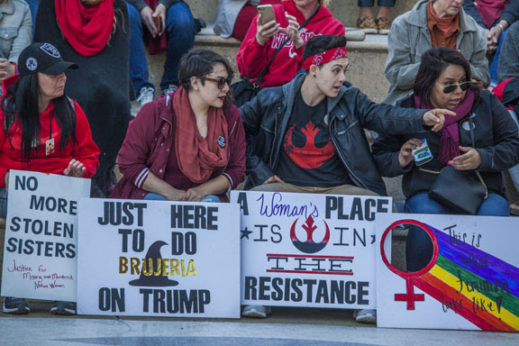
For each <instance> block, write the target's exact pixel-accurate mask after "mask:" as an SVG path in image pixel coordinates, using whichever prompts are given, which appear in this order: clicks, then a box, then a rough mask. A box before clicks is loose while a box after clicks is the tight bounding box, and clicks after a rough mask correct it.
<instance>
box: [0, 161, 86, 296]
mask: <svg viewBox="0 0 519 346" xmlns="http://www.w3.org/2000/svg"><path fill="white" fill-rule="evenodd" d="M89 195H90V180H89V179H82V178H72V177H66V176H62V175H54V174H50V175H48V174H43V173H37V172H25V171H16V170H11V171H10V173H9V190H8V199H7V222H6V228H5V244H4V261H3V271H2V296H14V297H23V298H35V299H49V300H63V301H75V300H76V258H77V247H76V246H77V204H78V201H79V199H80V198H81V197H87V196H89Z"/></svg>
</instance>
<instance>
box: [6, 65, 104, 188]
mask: <svg viewBox="0 0 519 346" xmlns="http://www.w3.org/2000/svg"><path fill="white" fill-rule="evenodd" d="M18 78H19V75H17V74H16V75H14V76H11V77H9V78H7V79H5V80H4V81H3V88H4V95H5V93H6V91H7V89H8V88H9V87H10V86H11V85H13V84H14V83H15V82H16V81H17V80H18ZM73 102H74V108H75V111H76V139H77V143H74V142H73V141H72V140H71V142H69V143H68V144H67V145H66V146H65V147H63V148H60V140H61V128H60V126H59V124H58V122H57V120H56V117H55V116H54V102H52V101H51V102H50V103H49V106H48V107H47V109H46V110H45V111H44V112H43V113H40V140H39V142H38V147H37V149H36V150H35V151H32V152H31V157H30V159H29V161H25V159H24V158H23V152H22V144H21V143H22V127H21V124H20V121H19V120H18V119H16V120H15V121H14V123H13V125H12V126H11V128H10V129H9V132H8V136H7V133H6V129H5V127H4V126H5V115H4V112H3V111H2V110H1V108H0V188H2V187H5V181H4V179H5V174H6V173H7V172H8V171H9V170H10V169H19V170H24V171H34V172H42V173H54V174H63V170H64V169H65V168H67V166H68V163H69V162H70V160H71V159H76V160H78V161H80V162H81V163H82V164H83V165H84V166H85V168H86V170H85V173H84V175H83V177H85V178H90V177H92V176H93V175H94V173H95V172H96V170H97V167H99V161H98V157H99V149H98V148H97V145H96V144H95V142H94V140H93V139H92V133H91V132H90V125H89V124H88V120H87V117H86V115H85V113H84V112H83V110H82V109H81V107H80V106H79V104H78V103H76V101H73ZM51 129H52V137H53V138H54V139H55V150H54V153H52V154H50V155H49V156H47V155H46V152H45V146H46V141H47V140H48V139H49V132H50V131H51Z"/></svg>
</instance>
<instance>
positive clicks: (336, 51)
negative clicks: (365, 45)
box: [303, 47, 348, 71]
mask: <svg viewBox="0 0 519 346" xmlns="http://www.w3.org/2000/svg"><path fill="white" fill-rule="evenodd" d="M347 57H348V53H346V47H337V48H332V49H328V50H327V51H325V52H322V53H318V54H316V55H312V56H311V57H308V58H307V59H306V60H305V61H304V62H303V68H304V69H305V70H307V71H308V70H309V69H310V66H312V65H315V66H321V65H323V64H326V63H327V62H330V61H333V60H337V59H343V58H347Z"/></svg>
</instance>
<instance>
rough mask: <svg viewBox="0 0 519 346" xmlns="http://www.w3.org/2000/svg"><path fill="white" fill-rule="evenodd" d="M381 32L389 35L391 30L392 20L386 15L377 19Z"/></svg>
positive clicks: (379, 31)
mask: <svg viewBox="0 0 519 346" xmlns="http://www.w3.org/2000/svg"><path fill="white" fill-rule="evenodd" d="M375 22H376V23H377V29H378V33H379V34H384V35H387V34H389V30H391V21H390V20H389V19H387V18H386V17H379V18H377V19H376V20H375Z"/></svg>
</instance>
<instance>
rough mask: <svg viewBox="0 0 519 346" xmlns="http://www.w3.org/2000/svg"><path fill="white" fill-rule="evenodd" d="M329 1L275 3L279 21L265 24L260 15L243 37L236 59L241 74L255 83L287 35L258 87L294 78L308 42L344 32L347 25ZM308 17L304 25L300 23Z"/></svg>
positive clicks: (299, 0) (299, 67) (278, 83)
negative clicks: (328, 4) (315, 38)
mask: <svg viewBox="0 0 519 346" xmlns="http://www.w3.org/2000/svg"><path fill="white" fill-rule="evenodd" d="M328 2H329V1H327V0H284V1H283V2H282V3H281V4H280V5H273V6H272V7H273V9H274V14H275V16H276V20H275V21H274V20H272V21H270V22H268V23H265V24H264V25H262V24H261V16H260V15H258V16H256V17H255V18H254V20H253V21H252V23H251V25H250V27H249V30H248V31H247V35H246V36H245V39H244V40H243V42H242V44H241V46H240V49H239V51H238V55H237V57H236V62H237V64H238V70H239V72H240V74H241V75H242V76H245V77H247V78H249V79H250V81H251V82H253V83H254V82H255V81H256V79H257V78H258V77H259V76H260V74H261V73H262V72H263V70H264V69H265V67H266V66H267V65H268V63H269V61H270V60H271V59H272V57H273V56H274V54H275V53H276V51H277V50H278V48H279V47H280V46H281V44H282V43H283V42H285V40H286V39H287V38H290V40H289V41H288V42H287V43H286V44H285V45H284V47H283V48H282V49H281V50H280V51H279V53H278V54H277V55H276V57H275V59H274V61H273V62H272V64H271V65H270V67H269V70H268V73H267V74H266V75H265V77H264V78H263V80H262V81H261V82H260V84H259V86H260V87H261V88H264V87H273V86H281V85H283V84H285V83H287V82H289V81H291V80H292V78H294V76H295V75H296V73H297V71H299V70H300V69H301V65H302V63H303V61H302V60H303V49H304V45H305V43H306V42H307V41H308V40H309V39H311V38H312V37H314V36H317V35H344V34H345V30H344V25H343V24H342V23H341V22H340V21H339V20H338V19H336V18H334V17H333V15H332V13H331V12H330V10H329V9H328V8H326V7H325V6H326V5H327V3H328ZM307 20H308V23H307V24H306V25H305V26H304V27H303V28H300V26H301V25H302V24H303V23H305V22H306V21H307Z"/></svg>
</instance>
